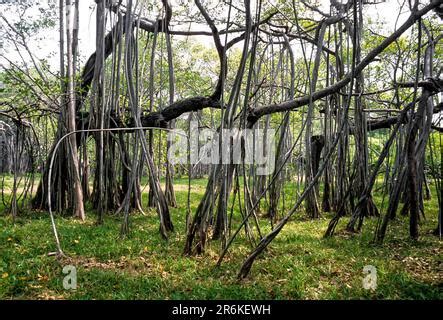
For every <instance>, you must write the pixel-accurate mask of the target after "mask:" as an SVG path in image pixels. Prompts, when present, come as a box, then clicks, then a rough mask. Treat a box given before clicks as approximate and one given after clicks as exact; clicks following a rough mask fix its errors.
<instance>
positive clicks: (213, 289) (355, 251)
mask: <svg viewBox="0 0 443 320" xmlns="http://www.w3.org/2000/svg"><path fill="white" fill-rule="evenodd" d="M205 185H206V180H205V179H200V180H193V182H192V188H193V192H192V197H191V202H192V203H191V208H192V209H193V210H195V208H196V206H197V205H198V201H199V199H200V197H201V196H202V194H203V192H204V190H205ZM186 187H187V180H186V179H177V180H176V189H177V192H176V194H177V202H178V205H179V207H178V208H173V209H171V213H172V217H173V221H174V224H175V227H176V230H175V232H173V233H172V234H170V237H169V240H168V241H164V240H162V239H161V237H160V234H159V231H158V219H157V215H156V213H155V212H153V211H147V214H146V215H141V214H135V213H134V214H133V215H132V216H131V234H130V236H129V237H127V238H124V239H122V238H120V237H119V234H120V226H121V221H122V219H121V216H112V215H109V216H107V217H106V218H105V222H104V224H103V225H100V226H97V225H95V220H96V218H95V215H94V214H93V213H91V212H89V213H88V218H87V220H86V221H85V222H80V221H78V220H75V219H73V218H67V217H57V219H56V222H57V226H58V229H59V233H60V235H61V242H62V246H63V249H64V251H65V253H66V254H67V255H68V256H69V258H68V259H63V260H57V259H56V258H55V257H52V256H48V255H47V254H48V252H51V251H54V249H55V246H54V240H53V235H52V232H51V225H50V220H49V217H48V214H47V213H45V212H43V213H35V212H34V213H26V214H23V213H22V214H21V215H20V217H19V218H18V219H17V220H16V221H15V223H14V222H13V221H12V219H11V217H10V216H8V215H3V216H0V257H1V259H0V298H2V299H51V298H60V299H441V298H443V294H442V290H441V289H442V269H441V268H442V246H441V242H440V241H439V240H438V238H437V237H436V236H433V235H432V234H431V231H432V230H433V229H434V228H435V226H436V213H437V210H438V206H437V204H436V197H435V196H434V197H433V199H432V200H429V201H427V202H426V204H425V205H426V215H427V219H426V220H425V221H422V222H421V225H420V231H421V236H420V239H419V241H416V242H414V241H411V240H408V234H407V231H408V221H407V218H406V217H401V216H399V217H398V218H397V220H396V221H395V222H393V223H392V224H391V225H390V226H389V230H388V235H387V239H386V243H385V245H383V246H374V245H372V244H370V242H371V240H372V238H373V232H374V228H375V224H376V219H370V220H365V224H364V227H363V231H362V233H361V234H357V235H351V234H347V233H344V232H341V230H343V227H344V225H345V223H346V222H347V218H344V219H342V221H341V222H340V224H339V225H338V227H337V231H338V234H337V235H336V236H335V237H333V238H330V239H323V238H322V235H323V233H324V231H325V229H326V226H327V224H328V222H329V219H330V217H331V216H330V215H329V214H324V215H323V217H322V218H321V219H319V220H315V221H311V220H307V219H306V218H304V214H303V212H302V211H301V212H299V213H297V214H296V215H295V216H294V218H293V219H292V220H291V221H290V222H289V223H288V224H287V225H286V226H285V228H284V229H283V231H282V232H281V233H280V234H279V236H278V237H277V238H276V239H275V240H274V241H273V242H272V244H271V245H270V246H269V248H268V250H267V251H266V252H265V254H264V255H262V256H261V257H260V258H258V259H257V260H256V262H255V263H254V265H253V268H252V271H251V274H250V276H249V278H247V279H246V280H244V281H238V280H237V279H236V275H237V272H238V270H239V268H240V266H241V264H242V262H243V261H244V259H245V257H246V256H247V254H248V253H249V252H250V250H251V247H250V245H249V243H248V242H247V241H246V239H245V237H244V235H243V233H242V234H241V235H240V237H239V238H238V239H237V240H236V241H235V242H234V245H233V247H232V249H231V250H230V252H229V254H228V255H227V256H226V258H225V260H224V263H223V264H222V266H221V267H220V268H219V269H214V266H215V263H216V261H217V258H218V254H219V252H220V243H219V242H218V241H212V242H210V243H209V245H208V247H207V250H206V252H205V254H204V255H201V256H193V257H184V256H183V255H182V251H183V247H184V240H185V224H184V221H185V210H186V199H187V193H186ZM288 192H289V191H288ZM291 192H294V191H291ZM287 197H288V199H289V197H290V194H288V195H287ZM375 199H376V201H377V202H379V201H381V197H380V196H377V197H375ZM288 206H289V205H288ZM238 221H239V218H238V217H236V219H235V223H236V224H238ZM260 224H261V227H262V230H263V231H265V232H268V231H269V230H270V226H269V222H268V220H266V219H264V218H260ZM68 264H72V265H75V266H76V267H77V276H78V283H77V285H78V287H77V289H76V290H65V289H63V286H62V281H63V277H64V276H65V275H64V274H63V273H62V268H63V266H64V265H68ZM368 264H370V265H374V266H375V267H376V268H377V276H378V287H377V289H376V290H374V291H370V290H365V289H364V288H363V286H362V279H363V277H364V276H365V275H364V274H363V267H364V266H365V265H368Z"/></svg>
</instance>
